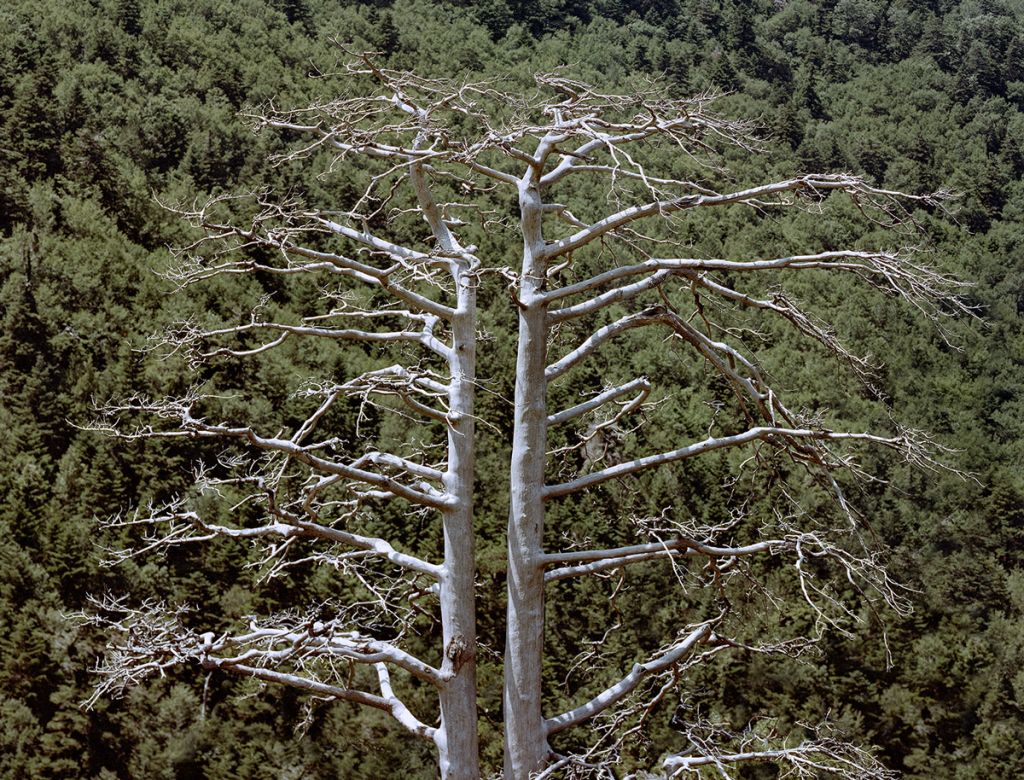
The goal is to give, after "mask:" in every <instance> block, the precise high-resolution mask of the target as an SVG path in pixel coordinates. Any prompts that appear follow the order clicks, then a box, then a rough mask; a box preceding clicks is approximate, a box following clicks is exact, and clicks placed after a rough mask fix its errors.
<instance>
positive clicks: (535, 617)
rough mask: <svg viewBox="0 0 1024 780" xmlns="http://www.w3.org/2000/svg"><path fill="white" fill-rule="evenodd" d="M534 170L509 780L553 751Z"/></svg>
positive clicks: (522, 354)
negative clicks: (546, 668) (546, 664)
mask: <svg viewBox="0 0 1024 780" xmlns="http://www.w3.org/2000/svg"><path fill="white" fill-rule="evenodd" d="M532 177H533V171H532V170H531V171H530V172H529V173H528V174H527V176H526V177H525V178H524V180H523V182H522V183H521V184H520V188H519V203H520V209H521V212H522V219H523V222H522V224H523V238H524V246H523V267H522V275H521V277H520V283H519V302H520V310H519V350H518V354H517V357H516V393H515V423H514V428H513V434H512V465H511V482H510V506H509V526H508V626H507V637H506V643H505V712H504V715H505V780H527V778H528V777H529V776H530V774H531V773H532V772H536V771H538V770H540V769H542V768H543V766H544V764H545V762H546V761H547V756H548V753H549V752H550V751H549V748H548V744H547V735H546V734H545V731H544V716H543V713H542V711H541V671H540V670H541V660H542V656H543V651H544V572H543V569H542V567H541V560H540V558H541V555H542V554H543V551H544V550H543V540H544V498H543V490H544V465H545V460H546V458H545V451H546V449H547V398H546V395H547V386H546V381H545V378H544V369H545V367H546V365H547V335H548V334H547V330H548V328H547V307H546V305H544V303H543V302H542V301H540V300H539V298H540V293H541V292H542V291H543V287H544V282H545V278H546V277H545V272H546V270H547V269H546V262H545V259H544V255H543V252H544V238H543V235H542V232H541V201H540V193H539V192H538V190H537V187H536V184H535V183H534V181H533V179H532Z"/></svg>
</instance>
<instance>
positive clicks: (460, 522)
mask: <svg viewBox="0 0 1024 780" xmlns="http://www.w3.org/2000/svg"><path fill="white" fill-rule="evenodd" d="M457 269H458V270H457V272H456V274H455V283H456V286H457V289H458V305H457V308H456V316H455V318H454V319H453V320H452V355H451V359H450V371H451V383H450V385H449V392H448V402H449V414H448V471H447V473H446V474H445V478H444V485H445V489H446V491H447V492H448V494H449V495H451V496H452V497H454V503H453V505H452V506H451V507H450V508H449V509H447V510H446V511H445V512H444V548H445V555H444V569H443V571H442V574H441V580H440V597H441V627H442V631H443V638H444V655H445V657H444V660H443V663H442V669H443V670H444V671H446V672H450V673H451V674H452V675H453V677H452V678H451V680H450V681H449V682H448V683H447V684H446V685H445V687H444V689H443V690H442V691H441V727H440V728H439V729H438V730H437V735H436V736H435V742H436V743H437V748H438V754H439V755H438V758H439V765H440V769H441V777H442V778H444V780H478V778H479V777H480V759H479V753H480V751H479V746H478V744H477V709H476V609H475V592H474V585H475V583H474V579H475V576H476V568H475V561H476V557H475V555H476V553H475V540H474V536H473V533H474V532H473V478H474V471H475V462H474V461H475V448H474V447H475V444H474V418H473V396H474V389H475V388H474V383H475V381H476V279H475V278H474V277H473V275H472V274H471V273H469V270H470V269H469V267H468V263H463V262H461V261H460V262H459V263H458V264H457Z"/></svg>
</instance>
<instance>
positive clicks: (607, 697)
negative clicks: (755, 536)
mask: <svg viewBox="0 0 1024 780" xmlns="http://www.w3.org/2000/svg"><path fill="white" fill-rule="evenodd" d="M719 619H720V618H715V619H713V620H709V621H707V622H704V623H701V624H699V625H698V626H696V627H695V628H692V629H690V630H689V633H688V634H686V636H683V637H681V638H680V639H678V640H677V641H676V642H674V643H673V644H672V645H670V646H669V647H668V648H666V649H665V650H663V651H662V652H660V653H659V654H658V655H656V656H655V657H654V658H652V659H651V660H650V661H647V662H645V663H642V664H634V665H633V669H632V670H631V671H630V673H629V674H627V675H626V676H625V677H623V678H622V679H621V680H619V681H618V682H617V683H615V684H614V685H612V686H609V687H608V688H606V689H605V690H604V691H602V692H601V693H599V694H598V695H597V696H595V697H594V698H592V699H591V700H590V701H588V702H586V703H585V704H582V705H580V706H579V707H577V708H576V709H574V710H570V711H569V712H565V713H562V714H561V715H556V716H555V717H553V718H548V719H546V720H545V721H544V728H545V731H546V732H547V734H549V735H550V734H555V733H557V732H559V731H563V730H564V729H567V728H571V727H572V726H577V725H579V724H580V723H583V722H584V721H587V720H590V719H591V718H593V717H594V716H595V715H598V714H600V713H601V712H603V711H604V710H606V709H608V708H609V707H611V706H613V705H615V704H616V703H618V702H619V701H621V700H622V699H624V698H625V697H626V696H628V695H629V694H630V693H632V692H633V691H634V690H636V688H637V686H639V685H640V683H641V682H643V680H644V679H646V678H647V677H648V676H650V675H652V674H658V673H660V672H663V671H665V670H666V669H668V668H670V667H672V666H674V665H675V664H678V663H680V662H682V661H684V660H685V659H686V658H687V657H688V656H690V655H691V654H692V653H693V652H694V651H695V650H696V649H697V648H698V647H699V646H700V645H701V644H703V643H704V642H707V641H709V640H710V639H711V638H712V637H713V636H714V631H713V627H714V625H715V623H716V622H717V621H718V620H719Z"/></svg>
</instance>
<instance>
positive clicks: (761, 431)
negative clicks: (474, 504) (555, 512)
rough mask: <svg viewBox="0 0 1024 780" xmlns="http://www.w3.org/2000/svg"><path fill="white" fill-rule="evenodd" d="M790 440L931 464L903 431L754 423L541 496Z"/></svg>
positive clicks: (837, 461) (589, 476)
mask: <svg viewBox="0 0 1024 780" xmlns="http://www.w3.org/2000/svg"><path fill="white" fill-rule="evenodd" d="M793 440H806V441H865V442H871V443H873V444H882V445H885V446H887V447H891V448H892V449H895V450H897V451H899V452H900V453H901V454H903V456H904V457H905V458H906V459H907V460H908V461H909V462H914V463H929V464H934V461H933V460H932V459H931V457H930V456H928V455H927V454H926V452H923V451H922V450H921V447H920V442H917V441H913V440H912V439H909V438H908V437H907V436H905V435H899V436H894V437H889V438H886V437H884V436H876V435H874V434H870V433H845V432H841V431H828V430H811V429H808V428H776V427H771V426H758V427H756V428H750V429H749V430H746V431H744V432H743V433H737V434H735V435H732V436H721V437H714V436H711V437H708V438H707V439H704V440H703V441H699V442H695V443H694V444H690V445H687V446H686V447H680V448H679V449H676V450H671V451H669V452H663V453H660V454H658V455H648V456H647V457H643V458H637V459H635V460H632V461H629V462H626V463H619V464H617V465H615V466H609V467H608V468H606V469H602V470H601V471H596V472H594V473H592V474H585V475H583V476H581V477H577V478H576V479H573V480H571V481H569V482H563V483H561V484H557V485H549V486H548V487H547V488H546V489H545V491H544V498H545V499H546V500H550V499H552V498H559V497H561V496H566V495H569V494H570V493H578V492H579V491H581V490H586V489H587V488H591V487H593V486H594V485H598V484H600V483H602V482H607V481H608V480H610V479H617V478H618V477H624V476H628V475H630V474H636V473H637V472H640V471H644V470H646V469H649V468H654V467H656V466H662V465H665V464H668V463H674V462H676V461H680V460H685V459H687V458H693V457H696V456H698V455H703V454H704V453H706V452H713V451H715V450H720V449H725V448H729V447H738V446H742V445H744V444H749V443H751V442H754V441H766V442H769V443H775V444H780V445H781V444H784V443H785V442H786V441H793ZM822 464H823V465H830V466H832V467H840V466H848V465H849V462H848V461H846V460H843V459H833V460H830V461H822Z"/></svg>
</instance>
